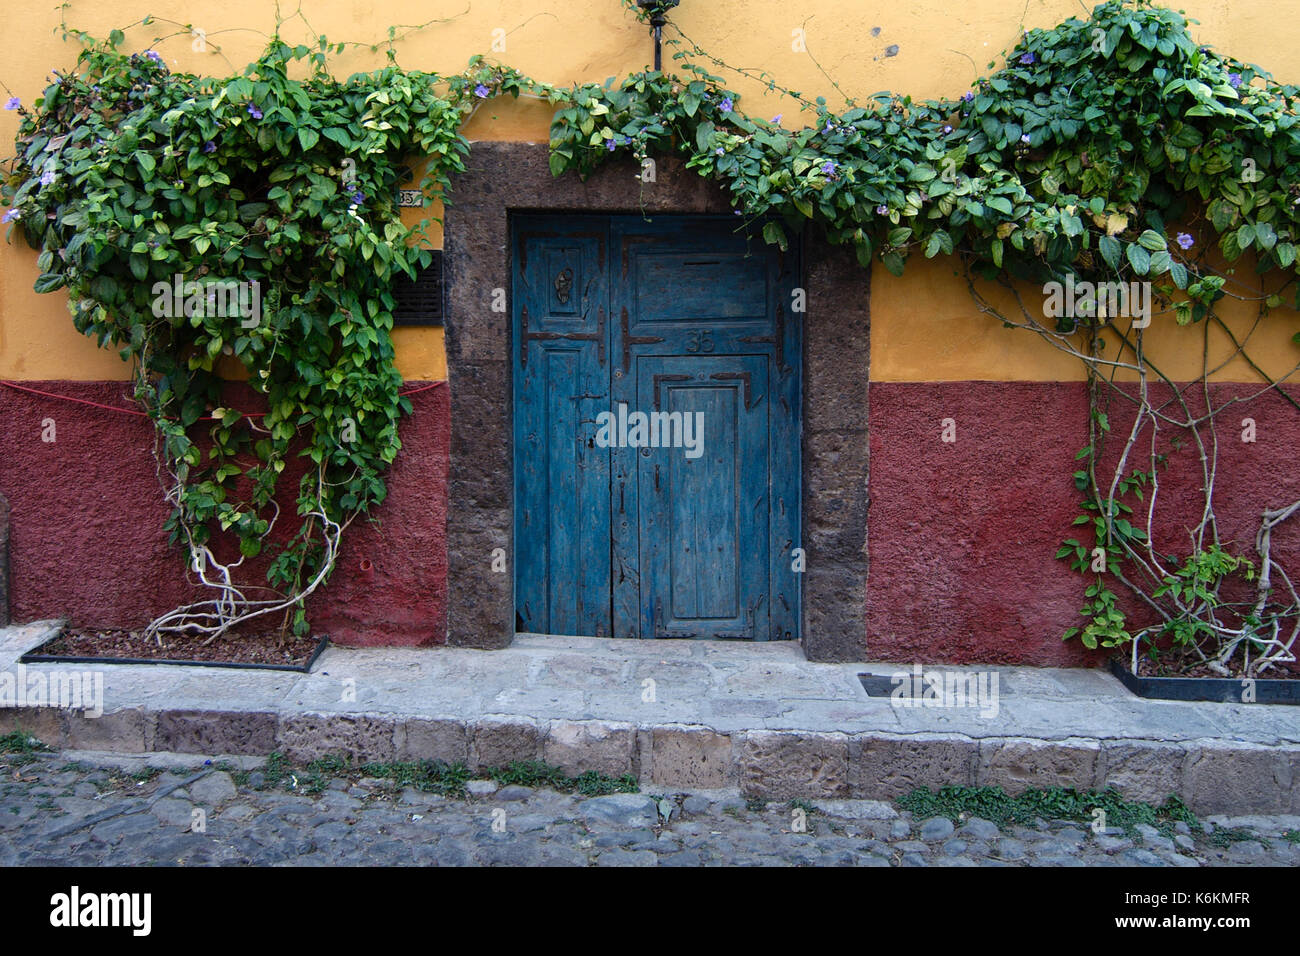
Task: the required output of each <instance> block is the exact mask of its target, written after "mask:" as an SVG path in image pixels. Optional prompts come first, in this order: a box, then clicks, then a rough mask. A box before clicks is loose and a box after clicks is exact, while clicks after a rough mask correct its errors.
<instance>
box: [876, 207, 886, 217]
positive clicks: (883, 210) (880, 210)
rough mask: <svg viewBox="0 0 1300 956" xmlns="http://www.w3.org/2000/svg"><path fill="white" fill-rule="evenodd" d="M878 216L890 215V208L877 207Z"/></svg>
mask: <svg viewBox="0 0 1300 956" xmlns="http://www.w3.org/2000/svg"><path fill="white" fill-rule="evenodd" d="M876 215H877V216H887V215H889V207H888V206H883V205H882V206H877V207H876Z"/></svg>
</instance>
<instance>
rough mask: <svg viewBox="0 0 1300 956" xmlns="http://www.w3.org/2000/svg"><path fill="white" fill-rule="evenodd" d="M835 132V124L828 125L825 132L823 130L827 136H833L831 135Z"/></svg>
mask: <svg viewBox="0 0 1300 956" xmlns="http://www.w3.org/2000/svg"><path fill="white" fill-rule="evenodd" d="M833 132H835V124H834V123H827V124H826V128H825V129H824V130H822V133H823V134H825V135H826V136H829V135H831V133H833Z"/></svg>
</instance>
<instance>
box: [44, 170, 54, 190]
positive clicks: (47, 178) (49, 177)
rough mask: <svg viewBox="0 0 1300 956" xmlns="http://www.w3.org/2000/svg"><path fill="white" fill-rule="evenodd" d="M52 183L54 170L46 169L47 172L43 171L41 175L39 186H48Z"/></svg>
mask: <svg viewBox="0 0 1300 956" xmlns="http://www.w3.org/2000/svg"><path fill="white" fill-rule="evenodd" d="M52 182H54V170H52V169H47V170H45V172H43V173H41V185H42V186H48V185H50V183H52Z"/></svg>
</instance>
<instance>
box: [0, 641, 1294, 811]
mask: <svg viewBox="0 0 1300 956" xmlns="http://www.w3.org/2000/svg"><path fill="white" fill-rule="evenodd" d="M53 627H54V624H53V623H52V622H43V623H38V624H29V625H25V626H21V627H10V628H8V629H5V630H0V671H3V670H12V669H13V667H14V665H15V662H16V661H17V659H18V657H19V656H20V655H21V654H22V653H24V652H25V651H27V650H28V649H30V648H31V647H34V646H36V645H37V644H39V643H41V642H42V641H43V640H45V639H46V638H47V637H48V636H49V635H50V634H51V633H52V628H53ZM26 666H27V669H28V673H29V674H30V673H33V672H54V671H58V670H71V669H77V670H84V669H86V668H87V666H88V665H51V664H39V665H26ZM909 666H910V665H893V664H820V663H810V662H808V661H806V660H804V659H803V656H802V653H801V652H800V650H799V648H798V647H797V646H795V645H793V644H788V643H771V644H746V645H744V646H740V645H737V644H733V643H727V642H694V641H615V640H606V639H599V638H562V637H540V636H521V637H519V638H517V639H516V641H515V642H514V645H513V646H512V647H510V648H508V649H506V650H500V651H477V650H470V649H463V648H431V649H427V650H426V649H406V648H398V649H371V650H350V649H345V648H333V647H331V648H329V649H328V650H326V652H325V653H324V654H323V655H322V656H321V658H320V659H319V660H318V661H317V662H316V665H315V666H314V667H313V669H312V672H311V673H310V674H299V673H293V672H285V671H251V670H232V669H225V668H207V667H180V666H157V665H109V666H103V667H100V668H96V669H97V670H98V671H100V672H102V673H103V675H104V702H103V705H104V710H105V713H104V715H103V716H101V717H99V718H97V719H96V718H91V717H88V716H86V715H85V714H83V713H81V712H78V711H66V710H56V709H52V708H29V709H26V710H14V709H8V710H0V733H4V732H7V731H9V730H13V729H19V728H21V729H22V730H24V731H27V732H28V733H31V734H33V735H34V736H36V737H38V738H39V739H40V740H42V741H43V742H44V743H45V744H47V745H48V746H50V747H53V748H56V749H76V750H91V751H109V752H116V753H149V752H170V753H187V754H207V755H265V754H269V753H271V752H272V751H277V750H278V751H280V752H282V753H284V754H285V755H286V756H287V757H289V758H290V759H292V760H295V761H307V760H311V759H314V758H316V757H320V756H325V755H331V754H348V755H351V756H352V757H353V758H355V759H358V760H361V761H385V760H394V759H396V760H417V759H440V760H445V761H448V762H455V761H462V762H464V763H466V764H467V765H468V766H469V767H470V768H471V769H475V768H479V767H489V766H502V765H505V764H508V763H510V762H511V761H515V760H537V759H540V760H544V761H546V762H548V763H550V764H553V765H556V766H558V767H560V768H562V769H564V770H565V771H566V772H569V773H573V774H577V773H580V772H582V771H587V770H595V771H599V772H602V773H606V774H609V775H611V776H618V775H621V774H624V773H631V774H633V775H635V776H636V777H638V778H639V779H640V780H641V781H642V782H643V784H644V785H646V786H659V787H674V788H679V789H684V790H690V789H715V788H723V787H738V788H739V789H740V790H741V792H742V793H744V794H745V795H746V796H747V797H754V798H763V799H768V800H790V799H846V798H848V799H873V800H891V799H894V798H896V797H898V796H901V795H902V794H904V793H907V792H908V791H910V790H912V789H913V788H915V787H919V786H929V787H934V788H937V787H940V786H947V785H955V784H956V785H978V786H986V785H987V786H992V785H997V786H1002V787H1003V788H1005V789H1006V790H1007V791H1008V792H1012V793H1015V792H1019V791H1021V790H1023V789H1025V788H1026V787H1046V786H1066V787H1074V788H1076V789H1089V788H1098V789H1100V788H1103V787H1106V786H1114V787H1115V788H1116V789H1118V790H1119V791H1120V792H1121V793H1122V794H1123V795H1124V796H1125V797H1127V798H1128V799H1130V800H1143V801H1148V802H1152V803H1157V804H1158V803H1160V802H1162V801H1163V800H1164V799H1165V797H1167V796H1168V795H1169V794H1171V793H1176V794H1178V795H1179V796H1180V797H1182V798H1183V800H1184V801H1185V802H1186V803H1187V804H1188V805H1189V806H1190V807H1191V808H1192V809H1193V810H1194V811H1196V812H1197V813H1200V814H1208V813H1236V814H1246V813H1261V814H1276V813H1283V814H1285V813H1291V814H1295V813H1300V786H1296V784H1300V708H1295V707H1286V706H1270V705H1262V704H1219V703H1184V702H1174V701H1146V700H1141V699H1139V698H1136V697H1134V696H1132V695H1131V694H1130V693H1129V692H1128V691H1127V690H1126V689H1125V688H1124V687H1123V686H1122V685H1121V684H1120V683H1119V682H1118V681H1117V680H1115V679H1114V678H1113V677H1111V676H1110V675H1109V674H1108V673H1105V672H1103V671H1099V670H1055V669H1035V668H1013V667H1009V668H997V669H996V670H997V674H998V678H999V685H998V686H999V689H1000V695H999V697H998V700H997V707H996V708H983V709H981V708H975V707H948V708H936V707H920V706H913V707H904V706H899V705H898V703H897V702H895V701H893V700H891V699H890V698H889V697H869V696H868V695H867V694H866V692H865V691H864V690H863V687H862V685H861V683H860V682H859V680H858V678H857V675H858V674H859V673H862V672H870V673H874V674H884V675H888V674H891V673H893V672H895V671H900V670H903V671H906V670H908V669H909ZM942 670H944V671H952V672H965V671H970V670H972V669H970V668H943V669H942Z"/></svg>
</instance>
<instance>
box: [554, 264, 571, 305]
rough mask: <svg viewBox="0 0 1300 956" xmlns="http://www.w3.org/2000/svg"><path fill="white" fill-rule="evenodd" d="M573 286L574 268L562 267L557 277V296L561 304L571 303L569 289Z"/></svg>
mask: <svg viewBox="0 0 1300 956" xmlns="http://www.w3.org/2000/svg"><path fill="white" fill-rule="evenodd" d="M572 288H573V270H572V269H561V270H560V274H559V275H558V276H556V277H555V298H556V299H558V300H559V302H560V305H568V304H569V290H570V289H572Z"/></svg>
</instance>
